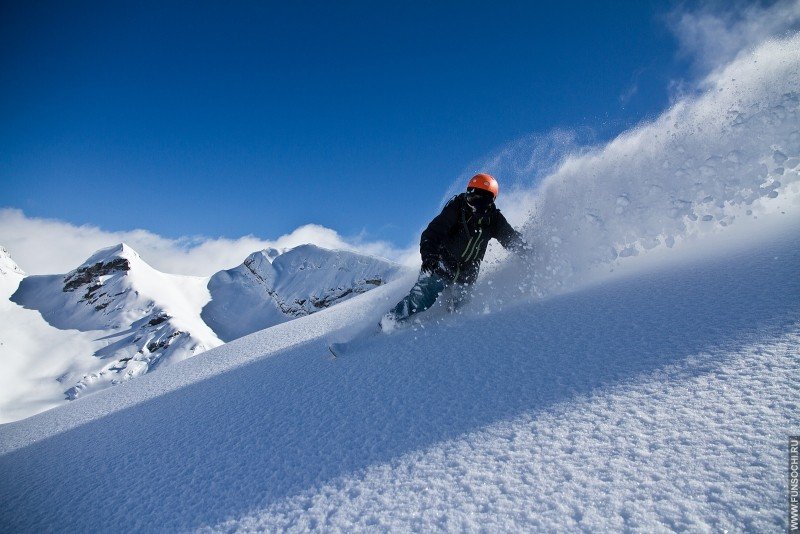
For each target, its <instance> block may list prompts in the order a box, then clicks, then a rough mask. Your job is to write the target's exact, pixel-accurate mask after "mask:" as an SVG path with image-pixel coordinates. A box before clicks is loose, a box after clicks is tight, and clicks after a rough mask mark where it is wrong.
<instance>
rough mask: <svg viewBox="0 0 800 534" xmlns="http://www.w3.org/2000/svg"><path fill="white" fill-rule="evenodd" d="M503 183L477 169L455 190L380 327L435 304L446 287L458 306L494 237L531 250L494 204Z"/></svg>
mask: <svg viewBox="0 0 800 534" xmlns="http://www.w3.org/2000/svg"><path fill="white" fill-rule="evenodd" d="M499 190H500V186H499V185H498V184H497V180H495V179H494V178H493V177H492V176H490V175H488V174H483V173H481V174H476V175H475V176H473V177H472V179H471V180H470V181H469V183H468V184H467V191H466V192H465V193H461V194H460V195H456V196H454V197H453V198H452V199H450V201H448V203H447V204H446V205H445V207H444V208H443V209H442V212H441V213H440V214H439V215H437V216H436V217H435V218H434V219H433V220H432V221H431V222H430V224H428V227H427V228H426V229H425V231H424V232H422V239H421V240H420V244H419V250H420V254H421V255H422V269H421V270H420V273H419V278H418V279H417V283H416V284H414V287H413V288H411V291H410V292H409V294H408V295H407V296H406V297H405V298H403V300H401V301H400V302H398V303H397V305H396V306H395V307H394V308H393V309H392V310H391V311H390V312H389V313H387V314H386V315H384V316H383V318H382V319H381V323H380V326H381V329H382V330H383V331H385V332H386V331H391V330H392V329H393V328H394V326H395V325H396V324H398V323H402V322H404V321H407V320H408V319H409V318H410V317H412V316H413V315H414V314H416V313H419V312H421V311H425V310H427V309H428V308H430V307H431V306H432V305H433V303H434V302H436V299H437V298H438V297H439V295H440V294H442V292H443V291H444V290H446V289H449V290H450V291H452V292H453V300H454V302H453V308H457V307H458V306H459V305H461V304H462V303H463V302H464V300H465V299H466V298H467V296H468V290H469V288H470V286H471V285H472V284H473V283H474V282H475V280H476V279H477V278H478V271H479V270H480V265H481V261H482V260H483V256H484V254H486V246H487V245H488V243H489V239H492V238H494V239H497V240H498V241H499V242H500V244H501V245H503V247H505V248H507V249H510V250H512V251H514V252H517V253H520V254H523V255H526V254H527V252H528V251H529V249H530V247H528V245H527V244H526V243H525V240H524V239H523V238H522V236H521V235H520V233H519V232H517V231H516V230H514V228H512V227H511V225H510V224H508V221H507V220H506V218H505V217H503V214H502V213H500V210H499V209H497V207H496V206H495V205H494V201H495V199H496V198H497V193H498V192H499Z"/></svg>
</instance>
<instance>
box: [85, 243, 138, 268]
mask: <svg viewBox="0 0 800 534" xmlns="http://www.w3.org/2000/svg"><path fill="white" fill-rule="evenodd" d="M139 258H140V256H139V253H138V252H136V251H135V250H133V249H132V248H131V247H130V246H129V245H127V244H126V243H118V244H116V245H114V246H111V247H106V248H101V249H100V250H98V251H97V252H95V253H94V254H92V255H91V256H90V257H89V258H88V259H87V260H86V261H85V262H83V264H82V265H81V267H91V266H92V265H96V264H98V263H108V262H110V261H113V260H117V259H124V260H137V259H139Z"/></svg>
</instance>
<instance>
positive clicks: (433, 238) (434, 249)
mask: <svg viewBox="0 0 800 534" xmlns="http://www.w3.org/2000/svg"><path fill="white" fill-rule="evenodd" d="M492 238H494V239H497V240H498V241H500V244H501V245H503V247H505V248H507V249H511V250H519V251H522V249H523V248H524V247H525V241H524V240H523V239H522V236H521V235H520V234H519V232H517V231H516V230H514V229H513V228H512V227H511V225H510V224H508V221H507V220H506V218H505V217H503V214H502V213H500V210H499V209H497V207H496V206H495V205H494V204H492V205H491V206H490V207H489V208H488V210H486V212H485V213H484V214H482V215H478V214H477V213H476V212H475V211H474V210H473V209H472V207H471V206H470V205H469V204H467V201H466V193H461V194H460V195H456V196H454V197H453V198H451V199H450V201H448V203H447V204H446V205H445V207H444V208H443V209H442V212H441V213H440V214H439V215H437V216H436V217H435V218H434V219H433V220H432V221H431V222H430V224H428V227H427V228H426V229H425V231H424V232H422V239H421V240H420V244H419V248H420V253H421V254H422V259H423V261H424V260H425V259H435V260H436V261H438V264H439V267H438V268H437V269H436V271H435V272H436V273H437V274H439V275H440V276H444V277H446V278H448V279H450V280H453V281H456V282H458V283H461V284H471V283H472V282H474V281H475V279H476V278H477V277H478V271H479V270H480V264H481V261H483V256H484V255H485V254H486V246H487V245H488V244H489V240H490V239H492Z"/></svg>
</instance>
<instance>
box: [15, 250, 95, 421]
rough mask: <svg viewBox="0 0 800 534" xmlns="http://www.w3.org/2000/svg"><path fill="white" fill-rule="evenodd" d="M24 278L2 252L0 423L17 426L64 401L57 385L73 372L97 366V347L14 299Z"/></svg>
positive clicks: (61, 387)
mask: <svg viewBox="0 0 800 534" xmlns="http://www.w3.org/2000/svg"><path fill="white" fill-rule="evenodd" d="M24 276H25V273H24V272H23V271H22V269H20V268H19V267H18V266H17V265H16V263H14V261H13V260H12V259H11V257H10V255H9V254H8V252H7V251H6V250H5V249H0V317H2V320H1V321H0V362H2V366H3V372H2V373H0V423H5V422H8V421H15V420H17V419H21V418H22V417H27V416H28V415H32V414H34V413H38V412H41V411H43V410H47V409H49V408H52V407H53V406H57V405H58V404H60V403H62V402H64V389H65V387H64V385H63V384H62V383H61V382H59V381H57V380H55V378H56V377H59V376H63V375H64V373H66V372H68V371H69V370H70V369H73V368H79V369H83V368H87V367H91V366H92V365H93V363H94V362H93V360H94V358H92V357H91V356H90V355H91V354H92V353H93V352H94V351H95V350H98V349H99V348H100V345H99V344H98V343H96V342H95V343H93V341H92V339H91V338H89V337H87V336H85V335H83V333H81V332H78V331H77V330H58V329H56V328H53V327H52V326H50V325H49V324H47V322H46V321H45V320H44V319H43V318H42V316H41V314H39V313H38V312H36V311H33V310H26V309H24V308H22V307H20V306H18V305H16V304H14V303H13V302H11V300H10V298H11V295H12V294H14V292H16V291H17V289H18V288H19V284H20V282H21V281H22V279H23V278H24Z"/></svg>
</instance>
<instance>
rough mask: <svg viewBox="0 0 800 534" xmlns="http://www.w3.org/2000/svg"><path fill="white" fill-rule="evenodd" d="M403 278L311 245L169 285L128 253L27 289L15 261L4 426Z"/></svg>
mask: <svg viewBox="0 0 800 534" xmlns="http://www.w3.org/2000/svg"><path fill="white" fill-rule="evenodd" d="M273 262H274V263H273ZM398 272H399V267H398V266H396V265H395V264H392V263H391V262H388V261H386V260H382V259H378V258H373V257H368V256H363V255H359V254H355V253H351V252H344V251H333V250H326V249H322V248H319V247H315V246H311V245H308V246H301V247H297V248H295V249H292V250H288V251H286V252H284V253H280V252H279V251H277V250H275V249H268V250H263V251H259V252H256V253H254V254H252V255H251V256H250V257H248V258H247V260H245V262H244V263H243V264H242V265H241V266H240V267H237V268H235V269H231V270H229V271H223V272H220V273H217V274H216V275H214V276H212V277H211V278H210V279H209V278H205V277H193V276H180V275H172V274H166V273H162V272H160V271H158V270H156V269H154V268H153V267H151V266H150V265H148V264H147V263H146V262H145V261H144V260H142V258H141V257H140V256H139V254H137V253H136V251H134V250H133V249H131V248H130V247H129V246H127V245H125V244H119V245H117V246H114V247H110V248H107V249H103V250H100V251H98V252H97V253H95V254H94V255H92V256H91V257H90V258H88V259H87V260H86V261H85V262H84V263H83V264H82V265H80V266H79V267H77V268H76V269H74V270H72V271H70V272H69V273H66V274H64V275H48V276H28V277H25V274H24V273H23V272H22V270H21V269H19V267H18V266H17V265H16V264H15V263H14V262H13V260H11V258H10V256H9V254H8V252H7V251H5V249H3V250H2V252H0V284H2V287H0V289H2V290H3V301H2V307H3V308H4V309H5V311H6V314H5V319H6V320H5V321H3V325H2V326H0V336H2V337H0V340H4V342H5V343H4V344H3V345H0V354H3V355H4V356H5V357H4V362H5V363H4V371H6V372H4V373H3V374H4V376H5V377H6V378H5V380H3V381H0V422H6V421H13V420H16V419H18V418H20V417H24V416H28V415H32V414H33V413H37V412H38V411H41V410H42V409H46V408H50V407H52V406H55V405H57V404H60V403H63V402H64V401H65V400H74V399H76V398H78V397H81V396H84V395H86V394H88V393H91V392H95V391H98V390H100V389H104V388H106V387H108V386H111V385H115V384H119V383H121V382H125V381H128V380H130V379H132V378H136V377H139V376H141V375H143V374H145V373H147V372H149V371H152V370H154V369H156V368H159V367H162V366H164V365H169V364H172V363H175V362H178V361H181V360H185V359H187V358H190V357H192V356H194V355H196V354H199V353H201V352H204V351H206V350H208V349H210V348H213V347H216V346H219V345H221V344H222V343H223V341H230V340H232V339H235V338H237V337H241V336H243V335H246V334H249V333H251V332H253V331H255V330H259V329H261V328H265V327H267V326H271V325H274V324H278V323H281V322H285V321H288V320H290V319H293V318H296V317H301V316H304V315H308V314H310V313H313V312H315V311H319V310H321V309H325V308H327V307H329V306H331V305H333V304H336V303H337V302H340V301H342V300H345V299H347V298H349V297H351V296H352V295H356V294H360V293H363V292H365V291H367V290H369V289H372V288H374V287H377V286H379V285H382V284H384V283H386V282H387V281H388V280H389V279H391V278H392V277H394V276H396V275H397V273H398ZM212 297H213V300H212ZM9 299H10V300H9ZM204 319H205V320H207V321H208V323H206V322H205V321H204ZM26 334H27V335H26ZM12 339H15V340H16V341H15V342H13V343H12V342H10V341H9V340H12ZM34 377H35V378H36V379H35V380H34ZM0 380H2V379H0ZM4 382H5V383H4Z"/></svg>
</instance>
